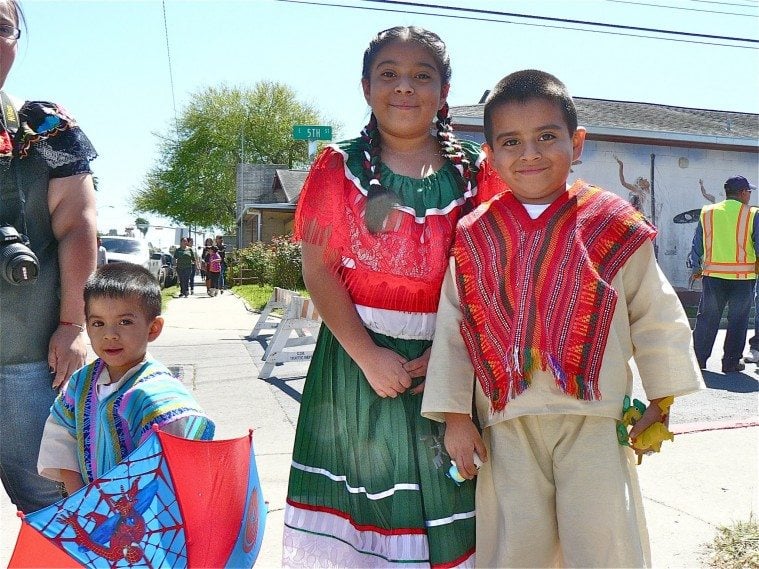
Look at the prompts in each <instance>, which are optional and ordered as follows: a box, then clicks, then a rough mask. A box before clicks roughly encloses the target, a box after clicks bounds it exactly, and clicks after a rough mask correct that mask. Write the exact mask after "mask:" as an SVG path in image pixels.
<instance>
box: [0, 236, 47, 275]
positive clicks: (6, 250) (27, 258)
mask: <svg viewBox="0 0 759 569" xmlns="http://www.w3.org/2000/svg"><path fill="white" fill-rule="evenodd" d="M0 271H1V272H2V276H3V278H5V280H6V281H8V282H9V283H11V284H16V285H24V284H32V283H33V282H34V281H36V280H37V275H38V274H39V264H38V263H37V259H36V257H35V256H34V253H32V251H31V250H30V249H29V248H28V247H26V246H24V245H21V244H19V243H13V244H12V245H6V246H5V247H3V248H2V249H0Z"/></svg>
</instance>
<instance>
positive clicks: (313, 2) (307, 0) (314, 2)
mask: <svg viewBox="0 0 759 569" xmlns="http://www.w3.org/2000/svg"><path fill="white" fill-rule="evenodd" d="M276 1H278V2H285V3H289V4H306V5H310V6H322V7H327V8H349V9H354V10H366V11H370V12H389V13H393V14H418V15H422V16H436V17H440V18H456V19H457V20H470V21H475V22H488V23H500V24H513V25H517V26H532V27H537V28H547V29H558V30H576V31H580V32H588V33H595V34H607V35H613V36H615V37H619V36H625V37H633V38H644V39H652V40H661V41H674V42H679V43H690V44H697V45H712V46H718V47H732V48H737V49H757V48H756V47H754V46H744V45H734V44H726V43H718V42H713V41H696V40H688V39H682V38H667V37H657V36H649V35H645V34H633V33H622V32H612V31H604V30H593V29H581V28H576V27H572V26H559V25H548V24H531V23H529V22H517V21H511V20H494V19H492V18H485V17H477V16H462V15H460V14H441V13H435V12H420V11H415V10H401V9H397V8H377V7H374V6H356V5H351V4H335V3H332V2H322V1H318V0H276ZM366 1H369V0H366ZM382 3H383V4H386V3H387V4H393V3H394V2H384V1H382ZM411 5H413V6H419V7H424V8H427V7H428V6H427V5H423V4H415V3H411ZM443 8H444V9H450V8H449V7H447V6H445V7H443ZM460 10H463V11H467V9H465V8H463V9H462V8H460ZM517 17H520V18H526V19H530V18H534V17H535V16H530V15H527V16H525V15H523V14H517ZM595 25H599V26H603V25H605V24H595ZM662 33H666V31H664V32H662ZM739 41H752V42H756V43H759V40H739Z"/></svg>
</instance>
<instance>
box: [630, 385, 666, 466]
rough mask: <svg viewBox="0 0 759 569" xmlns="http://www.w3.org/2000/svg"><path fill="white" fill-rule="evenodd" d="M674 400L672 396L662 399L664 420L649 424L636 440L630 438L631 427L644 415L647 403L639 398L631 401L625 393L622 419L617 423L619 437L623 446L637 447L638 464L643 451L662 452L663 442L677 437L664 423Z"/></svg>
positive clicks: (661, 406)
mask: <svg viewBox="0 0 759 569" xmlns="http://www.w3.org/2000/svg"><path fill="white" fill-rule="evenodd" d="M674 401H675V398H674V397H672V396H669V397H665V398H664V399H662V400H661V401H660V402H659V403H658V405H659V409H661V416H662V420H661V421H657V422H656V423H653V424H651V425H649V427H648V428H647V429H646V430H645V431H643V432H642V433H641V434H640V435H639V436H637V437H636V438H635V439H634V440H630V435H629V428H630V427H632V426H633V425H635V423H637V422H638V421H639V420H640V418H641V417H642V416H643V413H645V411H646V405H645V403H643V402H642V401H639V400H638V399H634V400H633V401H632V403H631V402H630V397H629V396H627V395H625V399H624V402H623V404H622V420H621V421H620V422H619V425H617V439H618V440H619V444H621V445H622V446H631V447H632V448H633V449H635V451H636V452H637V453H638V464H640V463H641V461H642V460H643V454H642V453H649V452H660V451H661V444H662V443H663V442H664V441H667V440H668V441H672V440H674V439H675V435H674V434H672V433H671V432H670V430H669V429H668V428H667V427H666V426H665V425H664V420H665V419H666V417H667V415H669V408H670V407H671V406H672V403H674Z"/></svg>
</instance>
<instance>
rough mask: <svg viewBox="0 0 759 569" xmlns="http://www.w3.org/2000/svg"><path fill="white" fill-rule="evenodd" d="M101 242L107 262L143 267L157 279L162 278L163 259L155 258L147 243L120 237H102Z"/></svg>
mask: <svg viewBox="0 0 759 569" xmlns="http://www.w3.org/2000/svg"><path fill="white" fill-rule="evenodd" d="M100 241H101V243H102V244H103V247H105V250H106V260H107V261H108V262H109V263H124V262H126V263H134V264H136V265H142V266H143V267H145V268H146V269H148V270H149V271H150V272H151V273H152V274H153V275H155V278H159V277H160V272H161V266H162V263H161V259H160V257H159V258H157V259H156V258H154V257H153V255H152V254H151V252H150V247H149V246H148V244H147V243H146V242H145V241H142V240H141V239H136V238H134V237H122V236H120V235H101V236H100Z"/></svg>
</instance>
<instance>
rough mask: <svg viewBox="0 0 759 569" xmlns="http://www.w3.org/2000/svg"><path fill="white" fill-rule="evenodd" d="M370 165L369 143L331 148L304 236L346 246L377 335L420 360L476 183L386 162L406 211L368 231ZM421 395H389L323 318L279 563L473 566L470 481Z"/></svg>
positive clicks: (315, 177)
mask: <svg viewBox="0 0 759 569" xmlns="http://www.w3.org/2000/svg"><path fill="white" fill-rule="evenodd" d="M462 146H464V150H465V152H466V154H467V155H468V157H469V159H470V162H471V163H472V170H473V172H472V174H473V177H474V174H475V172H477V180H478V182H480V184H481V185H482V183H483V180H484V178H485V177H489V176H491V175H492V174H491V173H490V171H489V170H486V169H483V168H481V166H482V165H481V156H480V153H479V148H477V147H476V145H474V144H473V143H468V142H462ZM363 160H364V154H363V150H362V148H361V142H360V141H359V140H351V141H346V142H343V143H339V144H336V145H332V146H330V147H328V148H326V149H325V150H324V152H322V154H321V155H320V157H319V158H318V160H317V161H316V163H315V164H314V165H313V167H312V169H311V172H310V174H309V177H308V179H307V181H306V184H305V186H304V189H303V193H302V194H301V196H300V200H299V203H298V211H297V214H296V237H297V238H300V239H302V240H304V241H307V242H311V243H317V244H326V246H327V249H329V250H330V251H334V250H337V251H338V252H339V255H338V257H339V259H340V261H339V266H336V267H335V271H336V273H337V274H338V275H339V277H340V279H341V280H342V282H343V283H344V284H345V287H346V289H347V290H348V292H349V294H350V296H351V298H352V299H353V302H354V303H355V306H356V310H357V311H358V314H359V316H360V317H361V319H362V321H363V322H364V325H365V326H366V328H367V330H368V331H369V334H370V335H371V336H372V338H373V339H374V341H375V342H376V343H377V344H378V345H381V346H383V347H386V348H389V349H392V350H394V351H396V352H397V353H399V354H401V355H403V356H404V357H406V358H408V359H414V358H417V357H419V356H421V355H422V353H423V352H424V351H425V350H426V349H427V348H428V347H429V346H430V345H431V341H432V335H433V333H434V328H435V313H436V310H437V304H438V299H439V296H440V286H441V283H442V279H443V276H444V273H445V270H446V268H447V262H448V256H449V248H450V244H451V241H452V238H453V233H454V229H455V226H456V222H457V221H458V219H459V218H460V217H461V215H462V213H463V209H464V208H465V207H469V206H470V205H471V203H470V202H473V201H474V200H473V198H474V195H475V194H476V193H477V191H478V189H477V187H476V185H475V184H474V183H473V184H472V189H471V190H469V191H467V190H465V189H464V186H463V185H462V179H461V176H460V175H459V174H458V172H457V170H456V169H455V167H454V166H453V165H452V164H449V163H447V164H446V165H445V166H444V167H443V168H441V169H440V170H439V171H438V172H436V173H435V174H433V175H431V176H429V177H427V178H424V179H413V178H408V177H405V176H400V175H396V174H394V173H393V172H391V171H390V170H389V169H388V168H387V167H385V166H384V165H383V167H382V168H383V169H382V172H381V181H382V183H383V185H385V186H386V187H388V188H390V189H391V190H393V191H394V192H395V193H396V195H397V196H398V198H399V200H400V206H397V207H396V208H395V209H394V211H393V212H392V213H391V214H390V216H389V217H388V221H387V224H386V228H387V229H388V230H387V231H384V232H382V233H380V234H372V233H370V232H369V231H368V230H367V229H366V226H365V224H364V219H363V213H364V209H365V204H366V188H367V187H368V179H367V177H366V175H365V173H364V170H363V168H362V161H363ZM486 173H487V175H486ZM420 381H421V378H420V379H418V380H416V382H415V384H414V385H416V383H418V382H420ZM421 401H422V397H421V395H412V394H411V393H410V391H406V392H405V393H403V394H402V395H400V396H399V397H396V398H394V399H392V398H384V399H383V398H380V397H379V396H378V395H377V394H376V393H375V392H374V390H373V389H372V388H371V386H370V385H369V383H368V382H367V381H366V378H365V376H364V375H363V373H362V372H361V370H360V369H359V367H358V366H357V365H356V363H355V362H354V361H353V360H352V359H351V358H350V357H349V356H348V354H347V353H346V352H345V350H344V349H343V348H342V346H341V345H340V344H339V342H338V341H337V339H336V338H335V337H334V336H333V334H332V333H331V332H330V330H329V329H328V328H327V326H326V325H323V326H322V328H321V332H320V334H319V338H318V341H317V344H316V348H315V352H314V356H313V359H312V361H311V366H310V368H309V371H308V376H307V379H306V385H305V388H304V390H303V397H302V401H301V407H300V417H299V420H298V429H297V432H296V436H295V447H294V450H293V462H292V467H291V470H290V483H289V488H288V493H287V506H286V510H285V530H284V548H283V566H285V567H316V566H318V567H372V566H374V567H390V566H403V567H430V566H432V567H471V566H473V565H474V545H475V542H474V535H475V520H474V483H472V482H467V483H464V484H462V485H461V486H457V485H456V484H455V483H454V482H453V481H452V480H451V479H450V478H448V477H447V476H446V472H447V471H448V468H449V467H450V458H449V457H448V456H447V455H446V454H445V451H444V447H443V430H442V429H443V427H442V425H440V424H438V423H434V422H432V421H429V420H427V419H424V418H422V417H421V415H420V407H421Z"/></svg>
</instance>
